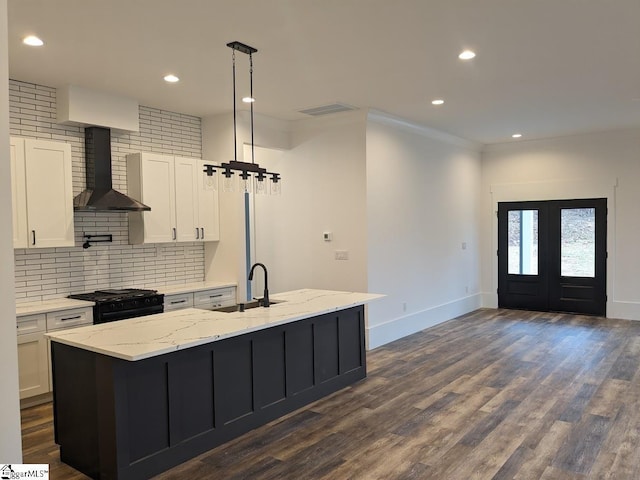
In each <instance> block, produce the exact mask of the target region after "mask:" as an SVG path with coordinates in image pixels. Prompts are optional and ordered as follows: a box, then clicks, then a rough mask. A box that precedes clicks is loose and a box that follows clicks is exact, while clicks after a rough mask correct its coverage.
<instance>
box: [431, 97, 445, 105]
mask: <svg viewBox="0 0 640 480" xmlns="http://www.w3.org/2000/svg"><path fill="white" fill-rule="evenodd" d="M443 103H444V100H442V99H440V98H439V99H437V100H432V101H431V104H432V105H442V104H443Z"/></svg>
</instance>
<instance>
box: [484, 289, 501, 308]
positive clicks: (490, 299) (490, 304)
mask: <svg viewBox="0 0 640 480" xmlns="http://www.w3.org/2000/svg"><path fill="white" fill-rule="evenodd" d="M480 295H482V303H481V305H482V308H498V294H497V293H487V292H483V293H481V294H480Z"/></svg>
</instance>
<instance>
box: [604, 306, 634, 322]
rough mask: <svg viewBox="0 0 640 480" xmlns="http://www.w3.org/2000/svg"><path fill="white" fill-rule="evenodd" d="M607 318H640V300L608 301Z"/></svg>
mask: <svg viewBox="0 0 640 480" xmlns="http://www.w3.org/2000/svg"><path fill="white" fill-rule="evenodd" d="M607 318H620V319H623V320H640V302H608V303H607Z"/></svg>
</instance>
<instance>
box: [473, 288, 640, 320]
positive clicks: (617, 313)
mask: <svg viewBox="0 0 640 480" xmlns="http://www.w3.org/2000/svg"><path fill="white" fill-rule="evenodd" d="M480 295H481V296H482V303H481V305H482V308H498V295H497V294H495V293H486V292H485V293H481V294H480ZM607 318H619V319H622V320H640V302H615V301H613V302H607Z"/></svg>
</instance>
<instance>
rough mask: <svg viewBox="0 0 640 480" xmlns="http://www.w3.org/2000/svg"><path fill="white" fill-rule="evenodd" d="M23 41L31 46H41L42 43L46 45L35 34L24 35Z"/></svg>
mask: <svg viewBox="0 0 640 480" xmlns="http://www.w3.org/2000/svg"><path fill="white" fill-rule="evenodd" d="M22 43H24V44H25V45H29V46H30V47H41V46H42V45H44V42H43V41H42V40H40V39H39V38H38V37H36V36H35V35H29V36H28V37H24V38H23V39H22Z"/></svg>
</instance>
